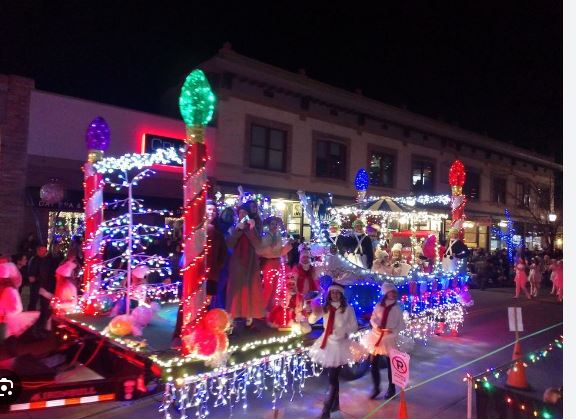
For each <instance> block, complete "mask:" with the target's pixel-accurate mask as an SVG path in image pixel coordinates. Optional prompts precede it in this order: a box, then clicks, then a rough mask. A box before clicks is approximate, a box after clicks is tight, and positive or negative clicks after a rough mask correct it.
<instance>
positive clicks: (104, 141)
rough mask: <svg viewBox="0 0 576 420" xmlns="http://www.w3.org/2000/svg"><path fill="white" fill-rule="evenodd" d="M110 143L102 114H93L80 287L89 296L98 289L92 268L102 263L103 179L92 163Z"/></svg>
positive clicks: (88, 137)
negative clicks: (100, 115) (82, 272)
mask: <svg viewBox="0 0 576 420" xmlns="http://www.w3.org/2000/svg"><path fill="white" fill-rule="evenodd" d="M109 145H110V128H109V127H108V124H107V123H106V121H105V120H104V118H102V117H96V118H95V119H94V120H92V122H91V123H90V125H89V126H88V129H87V130H86V147H87V148H88V158H87V161H86V163H85V164H84V167H83V168H82V169H83V171H84V219H85V232H84V245H83V249H84V279H83V285H82V288H83V289H84V294H85V296H86V297H90V295H91V294H92V293H94V292H95V291H96V290H98V288H99V281H100V273H99V272H98V271H97V270H95V267H97V266H98V265H99V264H101V263H102V253H101V251H100V244H101V242H102V233H98V228H99V227H100V225H101V224H102V222H103V221H104V199H103V195H104V194H103V192H104V191H103V190H104V181H103V179H102V174H99V173H98V172H97V171H96V169H95V168H94V163H96V162H98V161H99V160H101V159H102V157H103V156H104V151H105V150H106V149H108V146H109Z"/></svg>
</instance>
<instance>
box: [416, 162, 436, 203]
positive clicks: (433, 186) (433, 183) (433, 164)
mask: <svg viewBox="0 0 576 420" xmlns="http://www.w3.org/2000/svg"><path fill="white" fill-rule="evenodd" d="M416 162H427V163H430V165H431V167H432V176H431V180H430V184H431V188H430V190H424V189H421V190H420V191H416V189H415V188H414V183H413V177H414V165H415V163H416ZM437 168H438V164H437V162H436V159H433V158H429V157H426V156H421V155H412V158H411V160H410V173H409V176H410V191H411V192H413V193H415V194H428V195H434V194H435V192H436V181H437V177H438V175H437V174H436V171H437ZM420 173H421V175H422V171H421V172H420Z"/></svg>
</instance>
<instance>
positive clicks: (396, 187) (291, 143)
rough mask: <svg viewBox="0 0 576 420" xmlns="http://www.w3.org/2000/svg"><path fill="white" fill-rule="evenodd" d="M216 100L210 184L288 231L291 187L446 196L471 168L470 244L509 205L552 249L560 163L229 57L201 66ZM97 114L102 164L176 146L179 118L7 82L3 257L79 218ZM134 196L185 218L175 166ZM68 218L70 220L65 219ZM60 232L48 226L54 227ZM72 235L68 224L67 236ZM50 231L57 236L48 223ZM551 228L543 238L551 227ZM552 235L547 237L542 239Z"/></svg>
mask: <svg viewBox="0 0 576 420" xmlns="http://www.w3.org/2000/svg"><path fill="white" fill-rule="evenodd" d="M199 67H200V68H202V69H203V70H204V71H205V72H206V74H207V75H208V78H209V79H210V81H211V84H212V86H213V88H214V90H215V92H216V94H217V97H218V105H217V111H216V116H215V120H214V123H213V126H212V127H209V128H208V130H207V144H208V152H209V154H210V156H211V160H210V161H209V163H208V174H209V176H210V177H211V178H212V181H213V183H214V188H215V189H217V190H219V191H221V192H222V193H223V194H236V193H237V187H238V185H242V186H243V187H244V189H245V190H249V191H252V192H255V193H261V194H264V195H267V196H269V197H271V198H272V199H273V200H276V205H277V207H280V206H283V207H284V206H285V210H286V211H285V213H286V214H285V221H286V222H287V225H288V229H289V230H290V231H291V232H294V233H302V234H304V235H305V236H307V237H308V235H309V227H308V226H307V225H306V219H305V217H304V215H303V214H302V211H301V208H300V207H299V204H298V200H297V194H296V191H297V190H304V191H306V192H307V193H312V194H317V195H325V194H326V193H328V192H330V193H332V194H333V202H334V204H336V205H338V204H349V203H351V202H353V200H354V198H355V196H356V191H355V189H354V176H355V174H356V172H357V171H358V169H359V168H362V167H363V168H366V170H367V171H368V173H369V175H370V187H369V189H368V195H372V196H380V195H390V196H407V195H422V194H428V195H434V194H449V193H450V187H449V185H448V169H449V167H450V164H451V162H452V161H453V160H455V159H460V160H461V161H462V162H463V163H464V164H465V165H466V168H467V172H468V177H467V181H466V185H465V187H464V193H465V194H466V195H467V196H468V205H467V208H466V215H467V219H468V222H467V224H466V238H465V240H466V242H467V243H468V244H469V245H470V246H472V247H481V248H485V249H491V248H492V249H493V248H495V247H498V246H500V245H501V244H500V243H499V242H498V241H497V238H491V235H490V227H491V226H495V225H496V226H497V225H498V224H502V221H503V219H504V209H505V208H508V209H509V210H510V213H511V215H512V218H513V220H514V221H515V227H516V230H517V233H518V234H519V235H521V236H522V237H524V238H525V240H526V243H527V245H528V246H529V247H547V246H548V244H547V243H546V241H547V239H546V238H547V237H548V238H549V233H550V230H549V229H550V228H551V226H550V223H549V222H548V216H549V214H551V213H556V214H558V216H559V217H558V219H557V221H556V224H558V223H561V209H557V208H556V209H555V208H554V201H553V197H554V188H555V183H554V175H555V173H556V174H557V173H558V172H561V171H562V166H561V165H558V164H556V163H554V161H553V159H552V158H550V157H546V156H540V155H536V154H534V153H532V152H529V151H526V150H524V149H521V148H517V147H514V146H511V145H509V144H505V143H501V142H498V141H496V140H494V139H491V138H489V137H486V136H482V135H479V134H475V133H472V132H469V131H466V130H464V129H462V128H459V127H456V126H453V125H449V124H446V123H444V122H440V121H436V120H433V119H430V118H427V117H423V116H421V115H418V114H415V113H412V112H410V111H407V110H405V109H400V108H396V107H392V106H389V105H386V104H383V103H381V102H378V101H375V100H372V99H369V98H366V97H364V96H363V95H362V94H360V93H358V92H348V91H345V90H342V89H339V88H335V87H332V86H329V85H326V84H323V83H321V82H318V81H315V80H312V79H310V78H309V77H307V76H306V75H305V74H303V73H292V72H289V71H286V70H282V69H279V68H276V67H273V66H270V65H267V64H264V63H261V62H258V61H255V60H252V59H250V58H248V57H245V56H242V55H240V54H237V53H236V52H234V51H232V50H231V48H229V47H226V46H225V47H224V48H223V49H222V50H220V51H219V53H218V54H217V55H215V56H214V57H212V58H211V59H209V60H208V61H206V62H204V63H202V64H201V65H200V66H199ZM96 116H102V117H104V118H105V119H106V121H107V122H108V124H109V126H110V129H111V133H112V141H111V146H110V149H109V150H108V151H107V152H106V155H107V156H118V155H121V154H124V153H134V152H143V151H150V150H151V149H154V148H155V147H161V146H162V145H178V144H179V143H180V142H181V141H182V139H183V138H184V137H185V127H184V124H183V122H182V121H181V120H178V119H173V118H167V117H162V116H158V115H152V114H148V113H144V112H137V111H133V110H128V109H123V108H119V107H115V106H111V105H106V104H101V103H96V102H92V101H87V100H83V99H78V98H72V97H67V96H63V95H58V94H53V93H48V92H43V91H39V90H37V89H35V88H34V82H33V81H31V80H29V79H25V78H22V77H18V76H7V75H0V176H1V177H2V183H1V184H0V229H2V231H3V232H5V234H4V235H3V241H2V244H1V245H0V246H1V249H0V252H2V253H5V252H14V250H15V249H16V248H17V245H18V241H20V240H22V239H23V238H24V237H25V236H26V234H27V233H28V232H40V233H42V235H43V239H46V237H47V231H48V230H49V229H51V227H50V226H51V223H52V222H51V220H52V221H53V220H54V217H56V215H61V214H63V212H69V213H72V215H71V216H70V217H71V218H72V220H73V222H70V221H68V222H67V223H68V224H71V223H77V221H74V220H75V217H77V216H78V217H79V216H80V214H81V212H82V196H83V195H82V194H83V193H82V182H83V175H82V172H81V166H82V164H83V162H84V161H85V159H86V152H87V151H86V147H85V144H84V136H85V130H86V127H87V126H88V124H89V123H90V121H91V120H92V119H93V118H95V117H96ZM53 178H57V179H58V180H59V182H60V183H61V184H62V185H63V187H64V190H65V192H66V195H65V198H64V199H63V200H62V202H60V203H58V204H53V205H48V204H46V203H43V202H42V200H41V199H40V196H39V191H40V188H41V186H42V185H44V184H46V183H47V182H49V180H51V179H53ZM139 194H141V195H143V196H145V197H146V198H148V199H149V200H151V201H152V202H154V203H156V204H157V205H158V206H162V207H167V208H171V209H173V210H175V211H176V212H177V211H178V207H179V206H180V204H181V197H182V187H181V173H180V171H179V168H171V169H170V168H168V170H166V168H163V169H160V170H159V171H158V174H157V175H156V176H155V177H154V178H151V179H150V180H147V181H146V182H144V183H142V187H141V189H140V190H139ZM66 220H69V219H66ZM52 224H53V223H52ZM69 228H71V226H69ZM52 229H54V227H52ZM547 229H548V230H547ZM547 233H548V235H547Z"/></svg>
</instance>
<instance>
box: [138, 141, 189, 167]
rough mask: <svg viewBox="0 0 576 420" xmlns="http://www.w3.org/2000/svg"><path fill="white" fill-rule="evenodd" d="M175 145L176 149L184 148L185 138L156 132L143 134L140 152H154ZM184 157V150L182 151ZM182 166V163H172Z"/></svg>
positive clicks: (181, 154)
mask: <svg viewBox="0 0 576 420" xmlns="http://www.w3.org/2000/svg"><path fill="white" fill-rule="evenodd" d="M170 147H173V148H174V149H176V150H180V149H183V148H184V140H182V139H177V138H173V137H164V136H158V135H156V134H144V135H143V136H142V150H141V152H140V153H154V152H155V151H156V150H158V149H168V148H170ZM180 156H181V157H182V158H183V157H184V156H183V152H181V153H180ZM171 166H182V165H171Z"/></svg>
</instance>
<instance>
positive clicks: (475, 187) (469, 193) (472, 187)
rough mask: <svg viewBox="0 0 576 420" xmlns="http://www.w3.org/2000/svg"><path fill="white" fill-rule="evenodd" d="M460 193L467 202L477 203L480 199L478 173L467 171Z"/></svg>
mask: <svg viewBox="0 0 576 420" xmlns="http://www.w3.org/2000/svg"><path fill="white" fill-rule="evenodd" d="M462 192H463V193H464V194H465V195H466V198H467V199H468V200H473V201H478V200H479V199H480V174H479V173H478V172H473V171H468V173H467V174H466V182H464V186H463V187H462Z"/></svg>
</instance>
